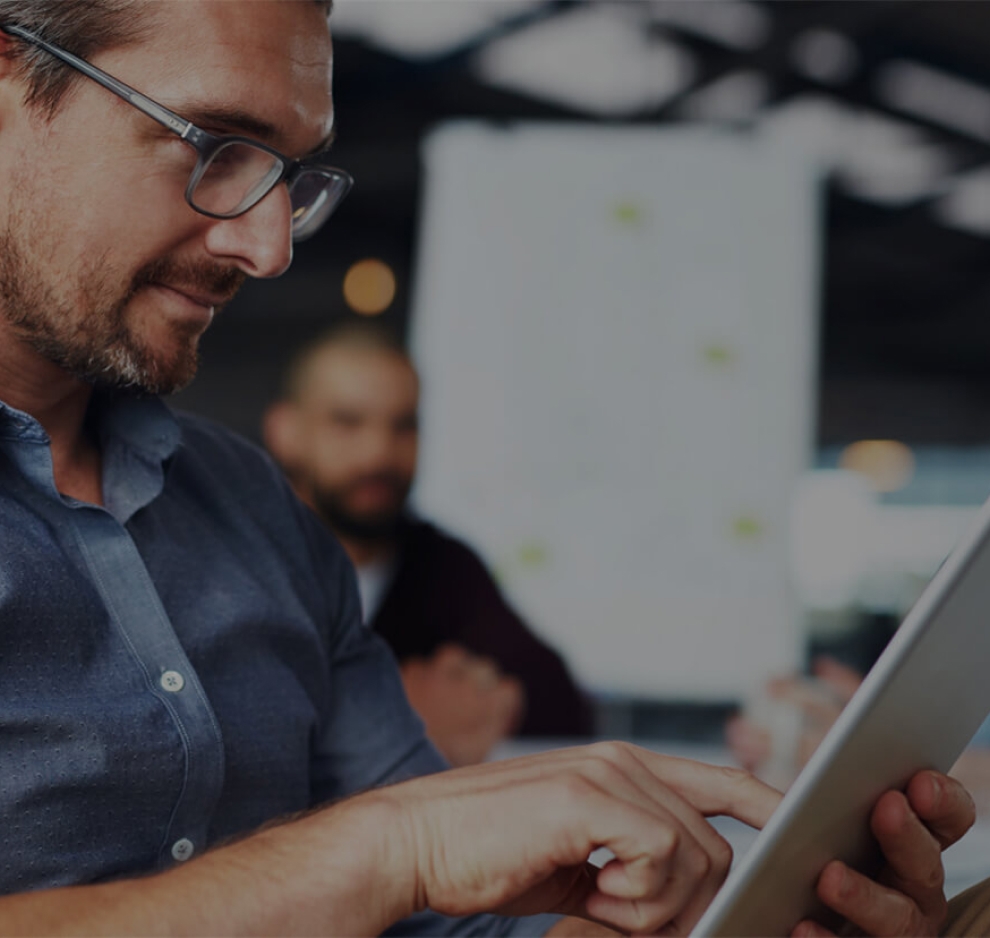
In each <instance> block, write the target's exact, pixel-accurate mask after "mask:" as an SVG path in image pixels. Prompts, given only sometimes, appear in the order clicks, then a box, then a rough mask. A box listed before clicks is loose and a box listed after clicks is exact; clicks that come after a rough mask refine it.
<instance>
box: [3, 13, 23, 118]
mask: <svg viewBox="0 0 990 938" xmlns="http://www.w3.org/2000/svg"><path fill="white" fill-rule="evenodd" d="M16 44H17V40H16V39H15V38H14V37H13V36H8V35H7V34H6V33H5V32H3V30H0V117H2V116H3V109H5V108H7V107H9V106H18V107H19V106H21V104H22V103H23V101H24V92H25V88H24V83H23V80H21V79H19V78H18V76H17V60H16V57H15V54H14V53H15V51H16V50H15V46H16Z"/></svg>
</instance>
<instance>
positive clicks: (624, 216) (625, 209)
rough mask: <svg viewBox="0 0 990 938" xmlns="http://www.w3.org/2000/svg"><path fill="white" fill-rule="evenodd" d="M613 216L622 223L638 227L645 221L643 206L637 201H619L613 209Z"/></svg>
mask: <svg viewBox="0 0 990 938" xmlns="http://www.w3.org/2000/svg"><path fill="white" fill-rule="evenodd" d="M612 217H613V218H614V219H615V220H616V221H617V222H618V223H619V224H620V225H626V226H628V227H630V228H636V227H638V226H639V225H641V224H642V223H643V217H644V216H643V209H642V206H640V205H639V204H637V203H636V202H619V203H618V204H617V205H616V206H615V208H613V209H612Z"/></svg>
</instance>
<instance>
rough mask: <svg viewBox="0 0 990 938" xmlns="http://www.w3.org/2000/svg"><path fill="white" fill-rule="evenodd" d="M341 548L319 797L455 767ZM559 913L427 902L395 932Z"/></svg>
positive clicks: (450, 931) (465, 929) (542, 919)
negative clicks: (364, 605)
mask: <svg viewBox="0 0 990 938" xmlns="http://www.w3.org/2000/svg"><path fill="white" fill-rule="evenodd" d="M307 523H308V522H307ZM318 539H322V532H321V534H320V535H318ZM327 539H328V540H329V539H330V538H329V535H327ZM341 554H342V552H341V551H340V550H339V548H338V547H337V545H336V544H333V546H332V547H331V548H330V553H329V557H328V562H327V564H326V571H327V579H328V583H329V585H330V595H331V596H332V597H333V598H334V602H333V608H334V615H333V622H332V624H331V630H330V633H329V658H330V672H329V680H330V694H329V700H328V702H327V708H326V714H325V722H324V725H323V726H322V728H321V732H320V734H319V739H318V740H317V744H316V746H315V752H314V759H313V804H320V803H323V802H326V801H329V800H331V799H334V798H340V797H343V796H346V795H349V794H353V793H356V792H359V791H364V790H367V789H369V788H375V787H378V786H380V785H387V784H391V783H394V782H400V781H403V780H404V779H408V778H412V777H414V776H419V775H428V774H430V773H432V772H439V771H442V770H444V769H446V768H448V767H449V766H448V764H447V763H446V761H445V760H444V758H443V757H442V756H441V755H440V754H439V752H438V751H437V750H436V749H435V748H434V746H433V745H432V743H430V742H429V740H428V739H427V738H426V735H425V733H424V730H423V723H422V721H421V720H420V719H419V717H418V716H417V715H416V713H415V712H414V711H413V709H412V708H411V707H410V706H409V703H408V701H407V700H406V695H405V691H404V690H403V687H402V680H401V678H400V677H399V668H398V665H397V664H396V661H395V658H394V657H393V655H392V652H391V651H390V650H389V648H388V646H387V645H386V644H385V642H384V641H383V640H382V639H381V638H380V637H379V636H378V635H376V634H375V633H374V632H372V631H371V630H370V629H367V628H365V627H364V626H363V625H362V624H361V613H360V601H359V599H358V593H357V583H356V580H355V577H354V571H353V569H352V567H351V565H350V563H349V562H348V561H347V560H346V558H344V557H342V556H341ZM558 919H559V916H556V915H534V916H527V917H525V918H507V917H504V916H497V915H473V916H467V917H464V918H450V917H447V916H444V915H439V914H437V913H436V912H431V911H429V910H427V911H425V912H421V913H419V914H417V915H413V916H411V917H410V918H408V919H404V920H402V921H401V922H397V923H396V924H394V925H393V926H392V927H391V928H390V929H389V930H388V932H387V934H389V935H401V936H406V935H437V936H448V935H449V936H462V935H463V936H468V935H478V936H488V935H506V936H509V935H511V936H515V935H520V936H521V935H542V934H544V933H545V932H546V931H547V930H548V929H549V928H550V926H551V925H553V923H554V922H556V921H557V920H558Z"/></svg>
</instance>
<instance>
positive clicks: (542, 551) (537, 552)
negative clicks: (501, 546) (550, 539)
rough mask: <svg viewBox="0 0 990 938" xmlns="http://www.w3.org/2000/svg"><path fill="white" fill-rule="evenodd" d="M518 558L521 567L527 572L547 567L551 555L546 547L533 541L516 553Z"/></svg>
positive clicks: (522, 546)
mask: <svg viewBox="0 0 990 938" xmlns="http://www.w3.org/2000/svg"><path fill="white" fill-rule="evenodd" d="M516 557H517V559H518V560H519V564H520V566H522V567H525V568H526V569H527V570H539V569H540V568H541V567H545V566H546V565H547V561H548V560H549V557H550V555H549V552H548V551H547V548H546V545H544V544H540V543H539V542H536V541H533V542H531V543H528V544H523V545H521V546H520V547H519V549H518V550H517V551H516Z"/></svg>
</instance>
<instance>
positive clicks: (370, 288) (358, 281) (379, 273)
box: [344, 258, 395, 316]
mask: <svg viewBox="0 0 990 938" xmlns="http://www.w3.org/2000/svg"><path fill="white" fill-rule="evenodd" d="M344 299H345V300H346V301H347V305H348V306H350V308H351V309H353V310H354V312H356V313H361V315H362V316H377V315H378V314H379V313H383V312H385V310H386V309H388V308H389V306H391V305H392V300H394V299H395V274H394V273H393V272H392V268H391V267H389V266H388V264H386V263H385V262H384V261H380V260H377V259H376V258H367V259H366V260H363V261H358V262H357V263H356V264H353V265H352V266H351V269H350V270H348V271H347V275H346V276H345V277H344Z"/></svg>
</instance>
